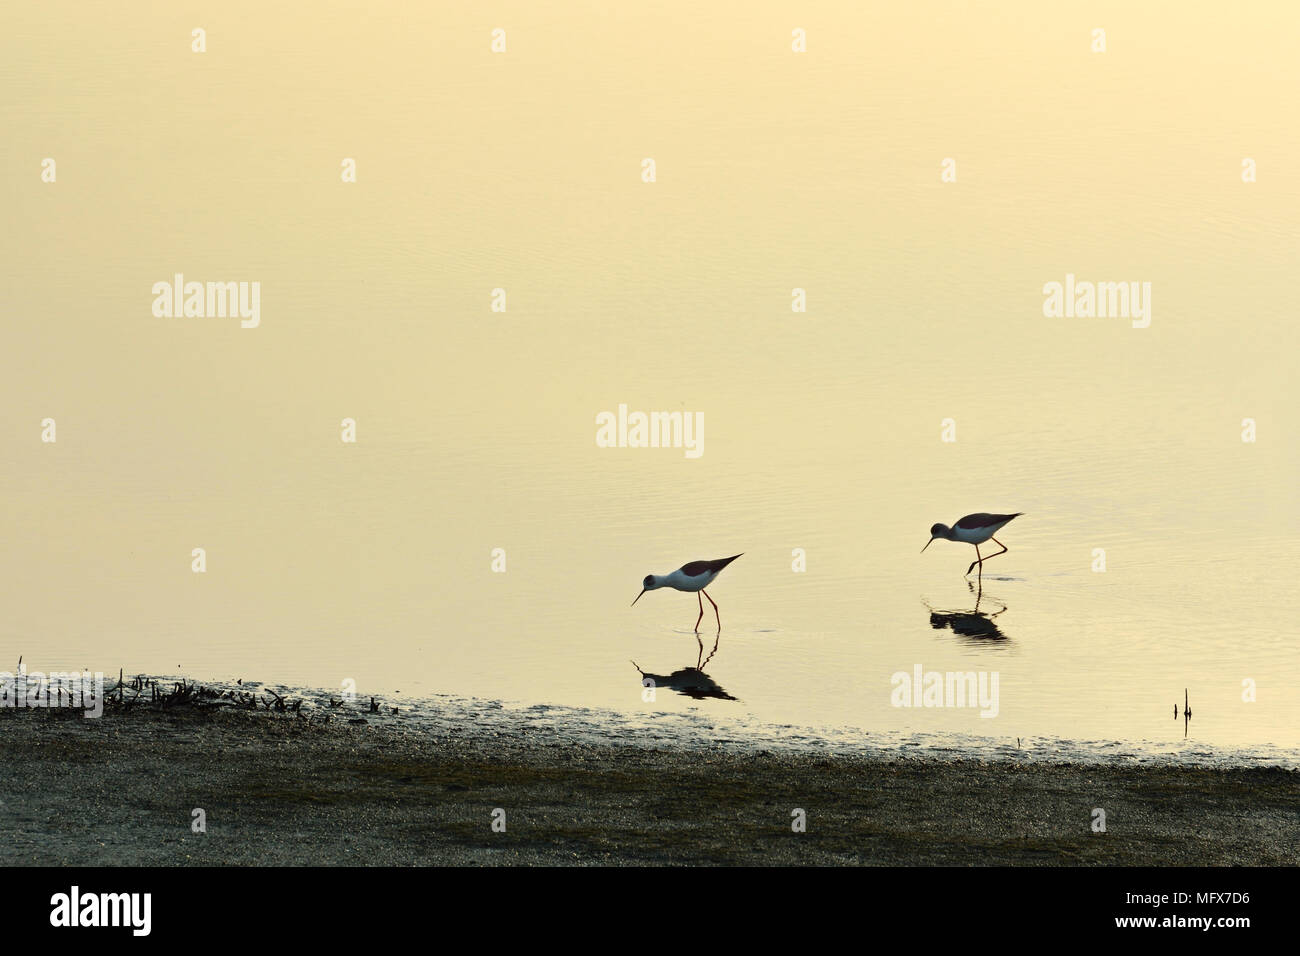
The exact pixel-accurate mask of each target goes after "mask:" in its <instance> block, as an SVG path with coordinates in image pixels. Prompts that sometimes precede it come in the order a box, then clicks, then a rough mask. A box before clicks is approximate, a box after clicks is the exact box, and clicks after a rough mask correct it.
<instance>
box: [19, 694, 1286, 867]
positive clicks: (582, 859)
mask: <svg viewBox="0 0 1300 956" xmlns="http://www.w3.org/2000/svg"><path fill="white" fill-rule="evenodd" d="M356 719H357V718H355V717H354V718H353V720H356ZM0 754H2V755H3V758H4V761H5V765H6V769H7V771H8V772H7V773H5V774H4V775H3V776H2V777H0V808H2V809H3V811H4V813H5V816H6V819H7V822H8V826H7V828H6V829H7V831H8V832H7V834H6V835H7V839H6V840H4V841H2V842H0V847H2V848H3V849H0V859H2V860H3V863H4V864H6V865H23V864H29V865H31V864H35V865H49V864H79V865H124V866H132V865H180V866H184V865H250V864H260V865H304V864H315V865H319V864H329V865H335V864H344V865H500V864H561V865H584V864H586V865H611V864H632V865H642V864H649V865H654V864H832V865H833V864H853V865H857V864H907V865H910V864H920V865H934V864H947V865H980V864H1013V865H1025V864H1028V865H1043V864H1046V865H1077V864H1085V865H1091V864H1101V865H1106V864H1149V865H1252V866H1254V865H1294V864H1295V863H1297V861H1300V774H1298V773H1297V772H1296V771H1294V770H1284V769H1278V768H1261V769H1249V768H1235V769H1210V768H1200V767H1189V766H1142V767H1135V766H1122V767H1121V766H1116V767H1110V766H1104V765H1095V764H1094V765H1073V764H1035V763H1028V762H1027V763H1023V764H1017V763H1016V762H1014V761H987V762H986V761H978V760H952V759H945V760H937V759H928V758H927V757H925V755H924V754H915V755H909V756H907V757H893V756H881V755H864V756H859V755H853V754H825V753H807V754H799V753H767V752H764V753H760V754H757V755H755V754H737V753H734V752H728V751H724V750H722V749H719V750H718V751H717V752H711V751H707V750H704V751H702V750H700V749H699V748H698V747H683V748H676V747H673V746H671V745H665V746H654V747H646V746H628V745H622V744H619V743H617V742H611V743H607V744H593V743H574V742H573V741H565V742H564V743H556V742H555V738H554V737H551V736H550V735H548V734H546V733H544V732H538V731H537V730H536V729H535V728H530V727H528V726H527V724H526V723H525V722H524V721H522V720H521V721H520V723H519V726H518V727H517V729H516V730H514V731H509V730H505V731H503V730H502V729H501V727H500V724H499V723H498V724H496V725H494V726H493V727H492V729H489V730H486V731H483V732H478V731H477V729H476V727H475V726H474V725H472V724H468V725H465V726H463V727H459V728H457V727H450V728H447V729H445V730H443V731H428V730H421V731H419V732H409V731H405V730H402V729H400V728H394V727H386V726H376V725H374V724H372V723H359V722H358V723H353V722H351V721H350V720H333V721H331V722H329V723H321V722H318V721H310V720H307V719H304V718H303V717H301V716H298V715H294V714H281V713H274V712H267V711H258V712H253V711H248V710H239V709H236V708H232V707H209V706H178V707H167V708H158V707H152V706H148V707H137V708H133V709H130V710H127V711H114V710H112V709H110V711H109V712H108V713H106V714H105V715H104V716H103V717H102V718H99V719H93V720H88V719H84V718H82V717H81V716H80V714H78V713H76V712H70V711H67V710H63V711H58V710H44V711H37V710H17V711H15V710H8V711H3V712H0ZM1097 808H1100V809H1102V810H1104V811H1105V813H1106V832H1105V833H1094V832H1093V830H1092V822H1093V819H1094V809H1097ZM196 809H201V810H202V811H203V814H204V816H205V818H206V826H207V832H206V833H195V832H193V830H192V821H193V820H194V811H195V810H196ZM496 810H502V811H504V819H505V832H494V830H493V820H494V811H496ZM796 810H802V811H804V815H805V817H806V821H807V829H806V832H802V833H796V832H793V830H792V821H793V819H794V817H793V816H792V814H793V813H794V811H796ZM495 816H496V817H497V818H498V819H499V817H500V814H495Z"/></svg>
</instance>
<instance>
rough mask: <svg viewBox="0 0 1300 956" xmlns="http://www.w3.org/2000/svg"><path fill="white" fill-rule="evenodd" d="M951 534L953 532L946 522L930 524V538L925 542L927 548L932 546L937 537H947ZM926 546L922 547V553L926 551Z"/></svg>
mask: <svg viewBox="0 0 1300 956" xmlns="http://www.w3.org/2000/svg"><path fill="white" fill-rule="evenodd" d="M949 534H951V531H950V529H949V528H948V526H947V525H946V524H932V525H930V540H929V541H927V542H926V543H925V548H928V547H930V545H931V544H933V543H934V539H935V538H946V537H948V535H949ZM925 548H922V549H921V553H922V554H924V553H925Z"/></svg>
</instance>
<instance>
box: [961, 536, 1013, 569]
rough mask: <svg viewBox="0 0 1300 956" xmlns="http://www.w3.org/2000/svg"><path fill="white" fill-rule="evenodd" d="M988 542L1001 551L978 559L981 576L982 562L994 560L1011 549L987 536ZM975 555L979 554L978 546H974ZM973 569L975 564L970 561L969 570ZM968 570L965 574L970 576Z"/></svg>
mask: <svg viewBox="0 0 1300 956" xmlns="http://www.w3.org/2000/svg"><path fill="white" fill-rule="evenodd" d="M989 540H990V541H992V542H993V543H994V544H996V545H997V546H998V547H999V548H1001V549H1002V550H1001V551H994V552H993V553H992V554H990V555H988V556H987V557H983V558H980V559H979V566H980V573H981V575H982V574H983V571H984V562H985V561H987V560H989V558H996V557H997V556H998V555H999V554H1006V553H1007V552H1008V551H1009V550H1011V549H1010V548H1008V547H1007V546H1006V545H1005V544H1003V543H1002V542H1001V541H999V540H998V539H997V538H995V537H993V536H992V535H989ZM975 553H976V554H979V553H980V546H979V545H978V544H977V545H975ZM973 567H975V562H974V561H972V562H971V565H970V568H973ZM970 568H967V569H966V573H967V574H970Z"/></svg>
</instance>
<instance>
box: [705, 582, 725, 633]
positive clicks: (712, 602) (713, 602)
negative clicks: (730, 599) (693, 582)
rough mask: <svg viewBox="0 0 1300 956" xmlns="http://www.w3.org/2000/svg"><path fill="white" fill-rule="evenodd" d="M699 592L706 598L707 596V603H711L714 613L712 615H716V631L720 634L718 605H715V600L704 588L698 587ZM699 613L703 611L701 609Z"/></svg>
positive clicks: (720, 625) (720, 619) (720, 618)
mask: <svg viewBox="0 0 1300 956" xmlns="http://www.w3.org/2000/svg"><path fill="white" fill-rule="evenodd" d="M700 593H701V594H703V595H704V596H705V597H706V598H709V603H710V604H712V605H713V613H714V615H715V616H716V617H717V619H718V633H719V634H721V633H722V615H721V614H718V605H717V602H716V601H714V600H713V598H711V597H709V592H708V591H706V590H704V588H700ZM700 613H701V614H703V613H704V611H703V610H701V611H700Z"/></svg>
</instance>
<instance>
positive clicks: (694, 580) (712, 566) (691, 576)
mask: <svg viewBox="0 0 1300 956" xmlns="http://www.w3.org/2000/svg"><path fill="white" fill-rule="evenodd" d="M744 553H745V552H743V551H742V552H741V553H740V554H744ZM740 554H733V555H732V556H731V557H729V558H718V559H717V560H716V561H692V562H691V563H690V564H683V565H682V566H681V567H680V568H678V569H677V570H676V571H674V572H672V573H671V574H647V575H646V576H645V580H644V581H642V582H641V594H645V593H646V591H654V590H657V589H658V588H672V589H673V590H675V591H698V592H699V594H703V595H704V596H705V597H706V598H709V603H710V604H712V605H713V613H714V616H716V617H717V619H718V633H719V634H720V633H722V615H721V614H718V605H717V602H715V601H714V600H713V598H711V597H709V595H708V592H706V591H705V590H704V589H705V588H707V587H708V586H709V585H710V584H712V583H713V579H714V578H716V577H717V576H718V575H719V574H721V573H722V569H723V568H725V567H726V566H727V565H729V564H730V563H731V562H732V561H735V560H736V559H737V558H738V557H740ZM641 594H638V595H637V596H636V601H639V600H641ZM699 594H697V595H696V596H695V599H696V600H697V601H699ZM636 601H633V602H632V603H633V604H636ZM702 620H704V602H703V601H700V616H699V617H697V618H696V619H695V630H696V631H697V632H698V631H699V629H700V621H702Z"/></svg>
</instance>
